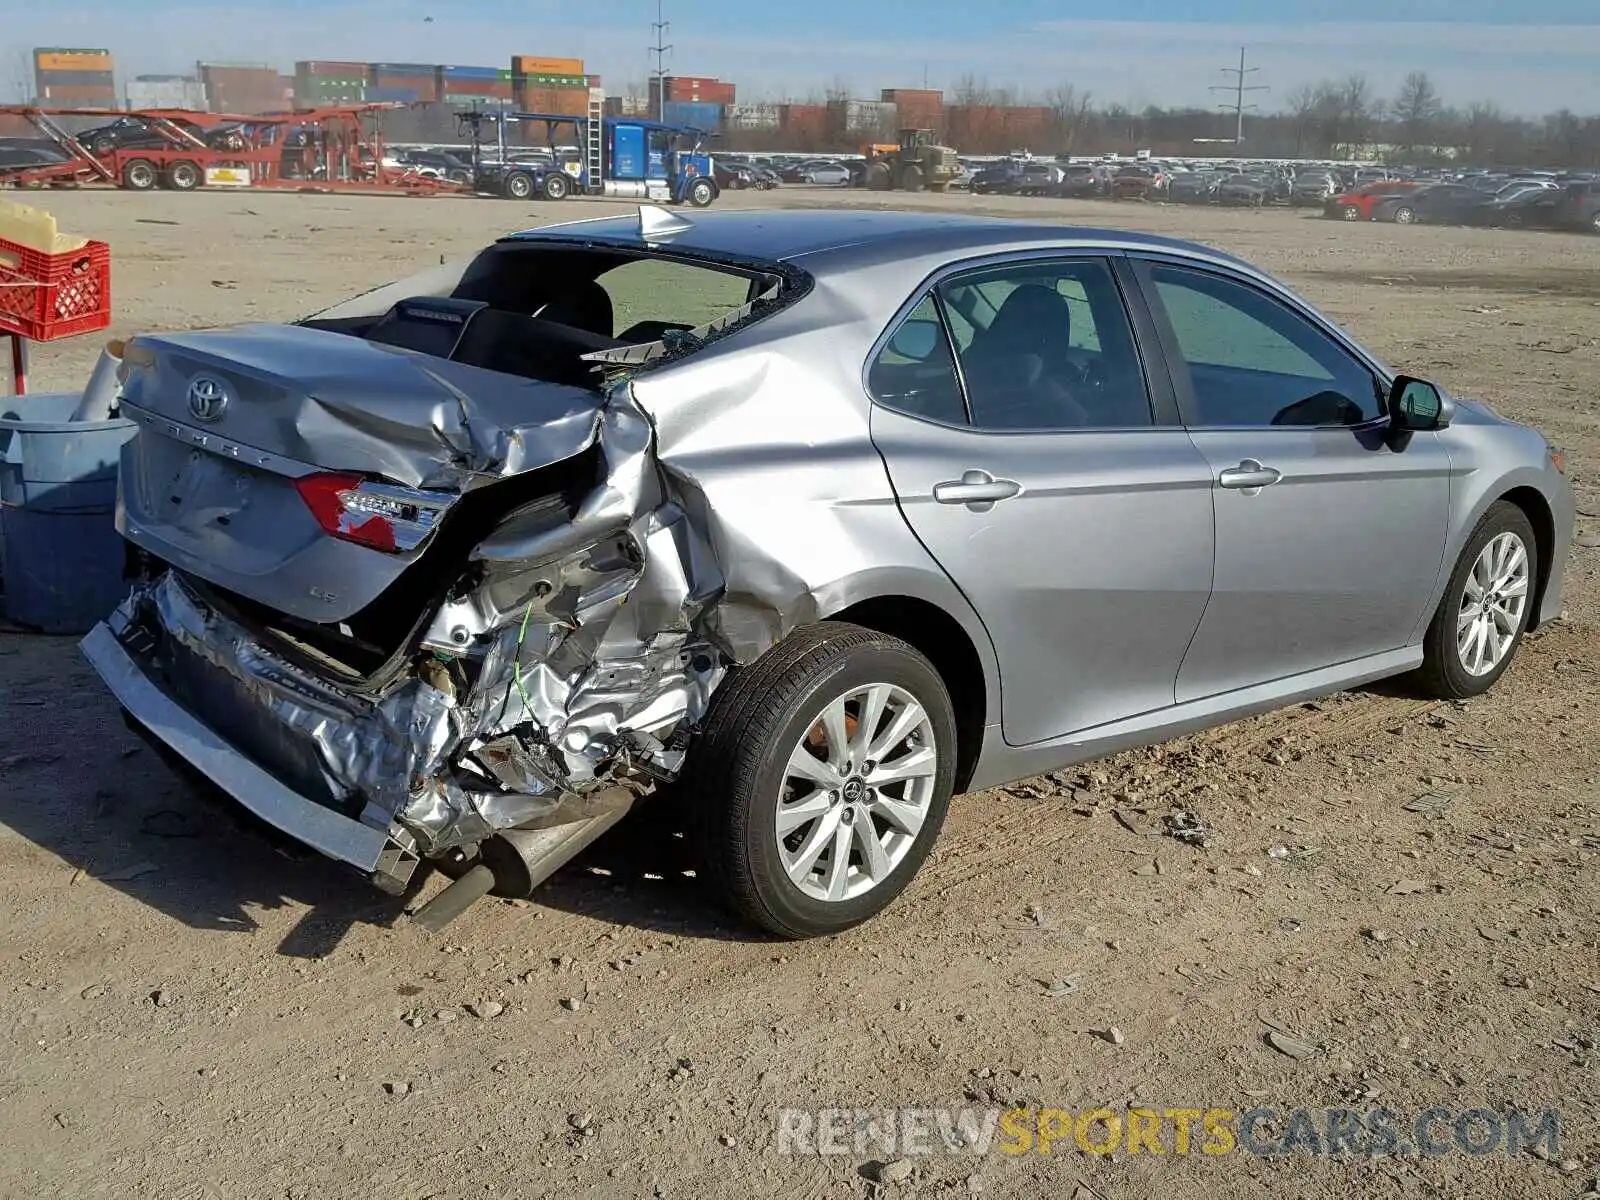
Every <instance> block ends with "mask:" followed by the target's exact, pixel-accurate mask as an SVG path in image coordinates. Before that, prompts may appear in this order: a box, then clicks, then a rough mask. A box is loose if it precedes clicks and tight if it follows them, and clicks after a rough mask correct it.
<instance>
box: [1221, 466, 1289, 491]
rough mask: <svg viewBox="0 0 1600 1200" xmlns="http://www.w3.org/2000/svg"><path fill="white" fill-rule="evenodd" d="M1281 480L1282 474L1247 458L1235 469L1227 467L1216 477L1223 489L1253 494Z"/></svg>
mask: <svg viewBox="0 0 1600 1200" xmlns="http://www.w3.org/2000/svg"><path fill="white" fill-rule="evenodd" d="M1282 478H1283V472H1281V471H1274V470H1273V469H1272V468H1271V467H1264V466H1262V465H1261V464H1260V463H1258V462H1257V461H1256V460H1255V459H1253V458H1247V459H1245V460H1244V461H1243V462H1242V463H1240V464H1239V465H1238V466H1237V467H1229V468H1228V469H1227V470H1226V471H1224V472H1222V474H1220V475H1218V476H1217V482H1218V483H1219V484H1221V485H1222V486H1223V487H1225V488H1234V489H1236V490H1239V491H1247V492H1250V493H1252V494H1254V493H1256V492H1259V491H1260V490H1261V489H1262V488H1264V487H1271V486H1272V485H1273V484H1275V483H1277V482H1278V480H1280V479H1282Z"/></svg>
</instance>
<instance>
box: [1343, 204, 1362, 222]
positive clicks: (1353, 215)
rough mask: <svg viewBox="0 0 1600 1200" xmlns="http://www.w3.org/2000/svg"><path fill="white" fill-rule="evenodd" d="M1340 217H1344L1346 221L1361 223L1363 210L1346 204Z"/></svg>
mask: <svg viewBox="0 0 1600 1200" xmlns="http://www.w3.org/2000/svg"><path fill="white" fill-rule="evenodd" d="M1339 215H1340V216H1342V217H1343V218H1344V219H1345V220H1346V221H1359V220H1361V210H1360V209H1359V208H1357V207H1356V206H1355V205H1354V204H1346V205H1344V206H1343V211H1342V212H1340V214H1339Z"/></svg>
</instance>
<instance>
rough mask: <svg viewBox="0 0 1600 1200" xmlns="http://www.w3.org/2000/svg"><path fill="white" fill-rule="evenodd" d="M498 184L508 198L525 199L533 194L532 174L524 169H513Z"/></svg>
mask: <svg viewBox="0 0 1600 1200" xmlns="http://www.w3.org/2000/svg"><path fill="white" fill-rule="evenodd" d="M500 186H501V188H502V189H503V190H504V191H505V194H506V196H507V198H508V199H511V200H526V199H528V198H529V197H531V196H532V195H533V176H532V175H529V174H527V173H526V172H525V171H513V172H511V174H509V175H507V176H506V177H505V179H504V181H502V183H501V185H500Z"/></svg>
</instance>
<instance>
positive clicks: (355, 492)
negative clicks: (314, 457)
mask: <svg viewBox="0 0 1600 1200" xmlns="http://www.w3.org/2000/svg"><path fill="white" fill-rule="evenodd" d="M294 487H295V491H297V492H299V493H300V498H301V499H302V500H304V501H305V503H306V507H307V508H309V509H310V510H311V515H312V516H314V517H315V518H316V519H317V524H318V525H320V526H322V528H323V529H324V530H326V531H327V532H328V533H329V534H330V535H331V536H333V537H336V538H342V539H343V540H344V541H347V542H356V543H357V544H359V545H362V546H370V547H372V548H373V549H374V550H386V551H388V552H389V553H391V554H392V553H395V552H396V551H400V550H415V549H416V548H417V547H418V546H420V545H421V544H422V543H423V542H424V541H426V540H427V537H428V535H429V534H431V533H432V532H433V530H434V528H435V527H436V526H437V525H438V523H439V519H440V518H441V517H443V516H444V514H445V511H446V510H447V509H448V508H449V507H450V506H451V505H452V504H453V503H455V501H456V499H457V497H456V495H455V493H454V492H427V491H422V490H420V489H418V488H408V487H401V486H399V485H398V484H393V483H384V482H382V481H380V480H376V479H366V478H364V477H362V476H360V475H351V474H347V473H344V472H327V473H323V474H318V475H306V476H303V477H301V478H300V479H296V480H295V481H294Z"/></svg>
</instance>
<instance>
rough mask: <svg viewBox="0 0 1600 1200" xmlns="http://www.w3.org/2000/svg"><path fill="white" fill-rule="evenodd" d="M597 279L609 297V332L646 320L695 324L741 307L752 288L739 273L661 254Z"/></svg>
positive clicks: (615, 333) (621, 331)
mask: <svg viewBox="0 0 1600 1200" xmlns="http://www.w3.org/2000/svg"><path fill="white" fill-rule="evenodd" d="M598 282H599V284H600V286H601V287H602V288H603V289H605V293H606V295H607V296H609V297H610V298H611V315H612V329H611V334H612V336H613V337H621V336H622V335H623V334H624V333H627V332H628V331H630V330H633V329H634V328H635V327H636V326H639V325H645V324H657V325H665V326H667V327H669V328H686V329H695V328H698V327H699V326H701V325H704V324H706V323H707V322H709V321H714V320H716V319H717V318H718V317H721V316H726V315H727V314H728V313H730V312H732V311H733V310H734V309H736V308H739V307H740V306H741V305H743V304H744V303H745V301H746V300H747V299H748V298H749V292H750V281H749V280H748V279H746V278H745V277H744V276H743V275H734V274H731V273H729V272H727V271H713V270H710V269H708V268H706V267H697V266H693V265H691V264H689V263H681V262H670V261H667V260H665V259H659V258H651V259H638V260H636V261H634V262H629V263H623V264H622V265H621V266H620V267H613V268H612V269H611V270H609V271H606V272H605V273H604V274H602V275H601V276H600V278H599V280H598ZM651 340H655V339H654V338H652V339H651Z"/></svg>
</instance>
